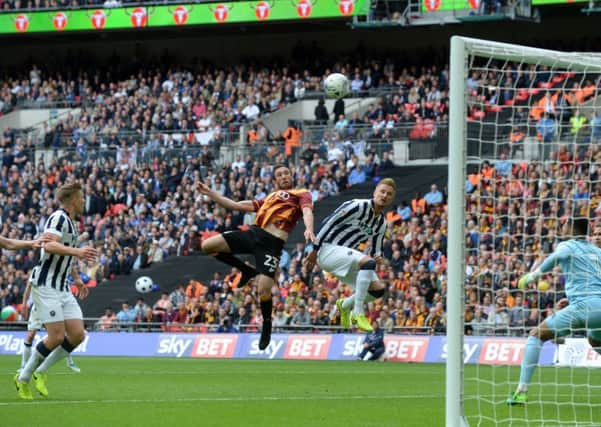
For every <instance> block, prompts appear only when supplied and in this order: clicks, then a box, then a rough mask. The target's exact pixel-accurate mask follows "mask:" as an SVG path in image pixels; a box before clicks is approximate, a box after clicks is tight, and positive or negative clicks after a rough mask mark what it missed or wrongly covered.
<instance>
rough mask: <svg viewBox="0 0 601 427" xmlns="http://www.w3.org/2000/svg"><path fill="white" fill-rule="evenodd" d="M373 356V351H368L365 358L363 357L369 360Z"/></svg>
mask: <svg viewBox="0 0 601 427" xmlns="http://www.w3.org/2000/svg"><path fill="white" fill-rule="evenodd" d="M372 356H373V353H372V352H371V351H368V352H367V353H366V354H365V356H364V357H363V360H369V359H371V357H372Z"/></svg>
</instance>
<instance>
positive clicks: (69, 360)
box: [67, 353, 75, 365]
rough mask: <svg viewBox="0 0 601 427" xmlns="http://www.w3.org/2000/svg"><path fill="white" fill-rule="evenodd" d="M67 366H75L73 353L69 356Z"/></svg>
mask: <svg viewBox="0 0 601 427" xmlns="http://www.w3.org/2000/svg"><path fill="white" fill-rule="evenodd" d="M67 365H75V362H74V361H73V358H72V357H71V353H69V354H68V355H67Z"/></svg>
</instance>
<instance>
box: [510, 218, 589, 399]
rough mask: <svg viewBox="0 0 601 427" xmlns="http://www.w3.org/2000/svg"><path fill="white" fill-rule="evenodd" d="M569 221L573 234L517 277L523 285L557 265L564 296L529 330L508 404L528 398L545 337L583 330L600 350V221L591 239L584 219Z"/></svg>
mask: <svg viewBox="0 0 601 427" xmlns="http://www.w3.org/2000/svg"><path fill="white" fill-rule="evenodd" d="M570 223H572V229H571V230H570V231H571V232H570V233H569V234H570V235H571V236H573V238H572V239H570V240H567V241H564V242H561V243H560V244H559V245H557V248H556V249H555V251H554V252H553V253H552V254H551V255H549V256H548V257H547V258H546V259H545V260H544V261H543V262H542V263H541V264H540V266H539V267H538V268H537V269H536V270H534V271H533V272H531V273H528V274H526V275H524V276H523V277H522V278H520V280H519V281H518V287H519V288H520V289H524V288H525V287H526V285H527V284H528V283H530V282H534V281H536V280H538V279H539V278H540V276H542V275H543V274H547V273H550V272H551V271H552V270H553V269H554V268H555V267H556V266H558V265H559V266H560V267H561V271H562V273H563V275H564V276H565V280H566V282H565V292H566V297H567V298H562V299H561V300H559V301H558V302H557V306H556V308H557V309H559V311H557V312H555V313H553V314H552V315H551V316H549V317H547V318H546V319H545V320H544V321H543V322H542V323H541V324H540V325H538V326H537V327H536V328H534V329H532V330H531V331H530V334H529V336H528V339H527V340H526V347H525V348H524V355H523V357H522V366H521V370H520V382H519V384H518V386H517V389H516V391H515V392H514V393H513V394H512V395H511V396H510V397H509V398H508V399H507V404H508V405H523V404H525V403H526V402H527V401H528V385H529V384H530V382H531V381H532V375H533V374H534V370H535V369H536V365H537V364H538V359H539V357H540V352H541V349H542V346H543V343H544V342H545V341H549V340H553V339H560V338H563V337H565V336H566V335H569V334H571V333H572V331H583V330H586V332H587V336H588V341H589V344H590V345H591V347H592V348H593V349H594V350H595V351H596V352H597V353H599V354H601V249H600V248H599V246H601V224H600V223H597V224H596V226H595V228H594V230H593V240H594V242H589V241H587V240H586V237H587V235H588V227H589V221H588V219H586V218H578V219H574V220H572V221H567V222H566V229H567V228H568V227H569V224H570ZM564 230H565V229H564ZM566 231H567V230H566ZM566 234H568V233H566Z"/></svg>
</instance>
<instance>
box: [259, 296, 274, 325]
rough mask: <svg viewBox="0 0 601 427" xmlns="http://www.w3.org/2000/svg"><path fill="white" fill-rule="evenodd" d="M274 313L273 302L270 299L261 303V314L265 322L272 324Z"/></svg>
mask: <svg viewBox="0 0 601 427" xmlns="http://www.w3.org/2000/svg"><path fill="white" fill-rule="evenodd" d="M272 311H273V300H272V299H271V298H269V299H268V300H266V301H261V314H262V315H263V322H271V312H272Z"/></svg>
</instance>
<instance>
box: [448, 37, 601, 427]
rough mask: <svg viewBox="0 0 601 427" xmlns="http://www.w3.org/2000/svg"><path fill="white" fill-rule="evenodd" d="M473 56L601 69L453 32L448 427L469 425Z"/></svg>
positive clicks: (575, 56) (595, 62) (578, 56)
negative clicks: (468, 184)
mask: <svg viewBox="0 0 601 427" xmlns="http://www.w3.org/2000/svg"><path fill="white" fill-rule="evenodd" d="M470 56H479V57H483V58H490V59H500V60H507V61H516V62H524V63H531V64H540V65H548V66H550V67H561V68H564V69H566V70H574V71H588V72H597V73H598V72H601V57H600V56H599V55H595V54H583V53H576V52H559V51H552V50H545V49H537V48H532V47H526V46H520V45H513V44H507V43H498V42H492V41H487V40H479V39H474V38H467V37H460V36H453V37H452V38H451V55H450V79H449V80H450V94H449V98H450V101H449V104H450V105H449V110H450V111H449V121H450V123H449V172H448V176H449V178H448V189H449V198H448V215H449V219H448V233H449V235H448V245H447V257H448V258H447V259H448V263H447V265H448V288H447V362H446V393H445V406H446V408H445V418H446V426H447V427H463V426H467V425H468V423H467V421H466V418H465V416H464V415H465V414H464V406H463V402H464V396H463V379H464V375H463V334H464V318H463V317H464V285H465V238H464V226H465V179H466V160H467V159H466V151H467V144H466V141H467V91H466V81H467V78H468V75H467V73H468V71H469V70H468V64H467V60H468V58H469V57H470Z"/></svg>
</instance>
